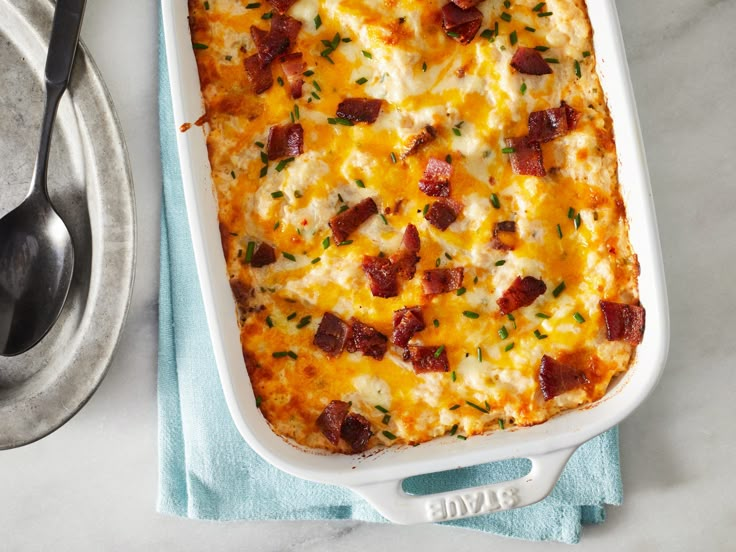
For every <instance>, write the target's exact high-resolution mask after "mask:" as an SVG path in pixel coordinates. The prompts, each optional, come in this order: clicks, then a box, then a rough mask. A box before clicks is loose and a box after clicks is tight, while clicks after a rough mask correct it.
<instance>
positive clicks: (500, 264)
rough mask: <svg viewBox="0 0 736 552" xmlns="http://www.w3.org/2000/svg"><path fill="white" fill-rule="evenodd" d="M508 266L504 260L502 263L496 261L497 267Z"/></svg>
mask: <svg viewBox="0 0 736 552" xmlns="http://www.w3.org/2000/svg"><path fill="white" fill-rule="evenodd" d="M505 264H506V261H505V260H504V259H501V260H500V261H496V266H503V265H505Z"/></svg>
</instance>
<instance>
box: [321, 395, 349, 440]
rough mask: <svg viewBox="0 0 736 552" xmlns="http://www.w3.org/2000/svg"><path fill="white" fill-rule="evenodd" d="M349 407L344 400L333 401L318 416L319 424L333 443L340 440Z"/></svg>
mask: <svg viewBox="0 0 736 552" xmlns="http://www.w3.org/2000/svg"><path fill="white" fill-rule="evenodd" d="M349 408H350V405H349V404H348V403H346V402H344V401H332V402H330V404H328V405H327V406H326V407H325V409H324V410H323V411H322V414H320V415H319V417H318V418H317V426H318V427H319V428H320V429H321V430H322V433H323V434H324V436H325V437H327V440H328V441H329V442H330V443H332V444H333V445H336V444H337V443H338V441H339V440H340V433H341V431H342V427H343V424H344V423H345V418H346V417H347V415H348V409H349Z"/></svg>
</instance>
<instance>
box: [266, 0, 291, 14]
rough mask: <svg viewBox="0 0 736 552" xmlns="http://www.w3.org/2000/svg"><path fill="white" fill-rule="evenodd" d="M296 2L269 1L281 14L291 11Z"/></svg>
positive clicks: (285, 0) (287, 0)
mask: <svg viewBox="0 0 736 552" xmlns="http://www.w3.org/2000/svg"><path fill="white" fill-rule="evenodd" d="M294 2H296V0H268V3H269V4H271V5H272V6H273V7H274V9H275V10H276V11H277V12H279V13H280V14H281V15H284V14H285V13H286V12H287V11H289V8H290V7H291V6H293V5H294Z"/></svg>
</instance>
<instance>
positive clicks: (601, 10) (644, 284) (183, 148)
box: [162, 0, 669, 523]
mask: <svg viewBox="0 0 736 552" xmlns="http://www.w3.org/2000/svg"><path fill="white" fill-rule="evenodd" d="M162 7H163V22H164V34H165V40H166V56H167V60H168V67H169V75H170V80H171V90H172V96H173V98H172V100H173V108H174V121H175V124H176V126H177V129H178V128H179V126H180V125H182V124H184V123H186V122H193V121H196V120H197V119H199V118H200V117H201V115H202V114H203V103H202V98H201V94H200V86H199V76H198V73H197V66H196V62H195V58H194V54H193V50H192V45H191V36H190V33H189V25H188V20H187V16H188V11H187V2H183V1H181V0H162ZM588 11H589V16H590V20H591V24H592V27H593V31H594V43H595V50H596V56H597V67H598V73H599V76H600V80H601V84H602V86H603V89H604V91H605V93H606V97H607V99H608V105H609V109H610V112H611V116H612V118H613V122H614V132H615V137H616V144H617V149H618V160H619V180H620V182H621V189H622V195H623V198H624V201H625V203H626V208H627V214H628V218H629V225H630V239H631V242H632V245H633V247H634V251H635V252H636V253H637V255H638V258H639V263H640V265H641V275H640V278H639V291H640V298H641V302H642V305H644V307H645V308H646V313H647V324H646V331H645V333H644V340H643V342H642V343H641V345H640V346H639V347H638V349H637V353H636V358H635V361H634V363H633V364H632V366H631V368H630V369H629V371H628V372H627V373H626V374H625V375H624V376H623V377H622V378H620V379H619V380H618V381H617V382H615V384H614V385H612V387H611V389H610V390H609V392H608V393H607V395H606V396H605V397H604V398H603V399H601V400H600V401H598V402H596V403H594V404H593V405H588V406H587V407H583V408H580V409H577V410H573V411H569V412H566V413H564V414H561V415H559V416H557V417H555V418H553V419H551V420H549V421H547V422H545V423H543V424H541V425H538V426H534V427H527V428H515V429H513V430H507V431H503V432H501V431H497V432H494V433H491V434H488V435H483V436H477V437H473V438H471V439H468V440H467V441H461V440H458V439H455V438H451V437H444V438H441V439H436V440H434V441H431V442H429V443H425V444H422V445H421V446H419V447H406V446H404V447H400V446H399V447H391V448H389V449H386V450H381V451H378V452H377V451H376V450H373V451H368V452H367V453H365V454H364V455H359V456H345V455H339V454H319V453H315V452H314V451H310V450H307V449H303V448H301V447H299V446H297V445H295V444H293V443H290V442H287V441H286V440H284V439H283V438H281V437H279V436H277V435H276V434H275V433H273V432H272V431H271V429H270V427H269V426H268V423H267V422H266V420H265V418H264V417H263V416H262V415H261V413H260V411H259V410H258V408H256V402H255V399H254V395H253V391H252V388H251V383H250V379H249V378H248V374H247V372H246V369H245V365H244V360H243V354H242V350H241V345H240V338H239V330H238V324H237V320H236V316H235V312H236V308H235V303H234V300H233V296H232V292H231V290H230V286H229V283H228V278H227V271H226V266H225V258H224V255H223V252H222V246H221V242H220V233H219V228H218V218H217V201H216V196H215V192H214V189H213V186H212V180H211V177H210V164H209V160H208V156H207V147H206V141H205V134H204V132H201V131H195V130H192V131H190V132H177V145H178V151H179V158H180V162H181V168H182V178H183V186H184V195H185V198H186V203H187V212H188V218H189V224H190V227H191V232H192V242H193V246H194V254H195V259H196V263H197V270H198V274H199V279H200V284H201V287H202V294H203V298H204V305H205V311H206V315H207V320H208V324H209V329H210V334H211V338H212V345H213V348H214V354H215V358H216V361H217V368H218V371H219V374H220V380H221V382H222V387H223V390H224V393H225V398H226V400H227V405H228V408H229V410H230V413H231V415H232V417H233V420H234V422H235V425H236V426H237V428H238V430H239V431H240V433H241V434H242V435H243V437H244V438H245V440H246V441H247V442H248V444H249V445H250V446H251V447H252V448H253V449H254V450H255V451H256V452H258V453H259V454H260V455H261V456H262V457H263V458H265V459H266V460H267V461H269V462H270V463H271V464H273V465H274V466H276V467H278V468H280V469H282V470H284V471H286V472H288V473H290V474H293V475H295V476H298V477H302V478H305V479H309V480H313V481H318V482H322V483H329V484H335V485H343V486H346V487H349V488H351V489H353V490H354V491H355V492H357V493H359V494H360V495H362V496H363V497H364V498H366V499H367V500H368V501H369V502H370V503H371V504H372V505H373V506H374V507H375V508H376V509H377V510H378V511H379V512H380V513H381V514H382V515H384V516H385V517H386V518H388V519H389V520H391V521H394V522H397V523H418V522H428V521H444V520H448V519H459V518H463V517H469V516H473V515H479V514H484V513H489V512H493V511H497V510H501V509H509V508H518V507H521V506H526V505H529V504H532V503H534V502H537V501H539V500H541V499H542V498H544V497H545V496H547V494H549V492H550V491H551V490H552V488H553V487H554V485H555V483H556V482H557V479H558V477H559V475H560V473H561V471H562V469H563V467H564V466H565V464H566V462H567V460H568V459H569V457H570V455H571V454H572V453H573V452H574V451H575V449H576V448H577V447H578V446H579V445H581V444H582V443H584V442H586V441H587V440H589V439H591V438H592V437H594V436H596V435H598V434H600V433H602V432H604V431H606V430H607V429H610V428H611V427H613V426H615V425H616V424H618V423H619V422H621V421H622V420H623V419H624V418H625V417H626V416H628V415H629V414H630V413H631V412H632V411H633V410H634V409H635V408H636V407H637V406H638V405H639V404H640V403H641V402H642V401H643V400H644V398H645V397H646V396H647V395H648V394H649V392H650V391H651V390H652V388H653V387H654V385H655V384H656V382H657V380H658V378H659V375H660V373H661V371H662V368H663V367H664V363H665V360H666V355H667V349H668V344H669V318H668V311H667V295H666V290H665V280H664V273H663V268H662V259H661V252H660V246H659V237H658V233H657V225H656V220H655V214H654V206H653V202H652V197H651V189H650V185H649V177H648V173H647V167H646V160H645V157H644V148H643V145H642V139H641V133H640V130H639V122H638V117H637V113H636V106H635V102H634V96H633V91H632V88H631V83H630V78H629V72H628V67H627V65H626V56H625V51H624V47H623V41H622V37H621V31H620V28H619V23H618V16H617V13H616V7H615V2H614V0H591V1H590V2H589V3H588ZM509 458H529V459H530V460H531V462H532V469H531V471H530V473H529V474H528V475H526V476H525V477H523V478H520V479H517V480H514V481H508V482H503V483H496V484H492V485H486V486H482V487H477V488H473V489H462V490H458V491H451V492H446V493H440V494H434V495H427V496H413V495H409V494H407V493H405V492H404V491H403V490H402V481H403V480H404V479H405V478H408V477H411V476H415V475H421V474H426V473H433V472H439V471H444V470H449V469H454V468H461V467H466V466H473V465H477V464H483V463H487V462H492V461H497V460H504V459H509ZM468 496H470V497H471V500H470V501H469V502H468V501H466V500H465V498H464V497H468ZM469 504H472V507H471V506H470V505H469Z"/></svg>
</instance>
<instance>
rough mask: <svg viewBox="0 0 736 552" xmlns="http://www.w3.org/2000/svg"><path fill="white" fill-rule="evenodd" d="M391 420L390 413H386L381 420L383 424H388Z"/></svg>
mask: <svg viewBox="0 0 736 552" xmlns="http://www.w3.org/2000/svg"><path fill="white" fill-rule="evenodd" d="M390 421H391V415H390V414H386V415H384V416H383V419H382V420H381V423H382V424H383V425H388V423H389V422H390Z"/></svg>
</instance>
